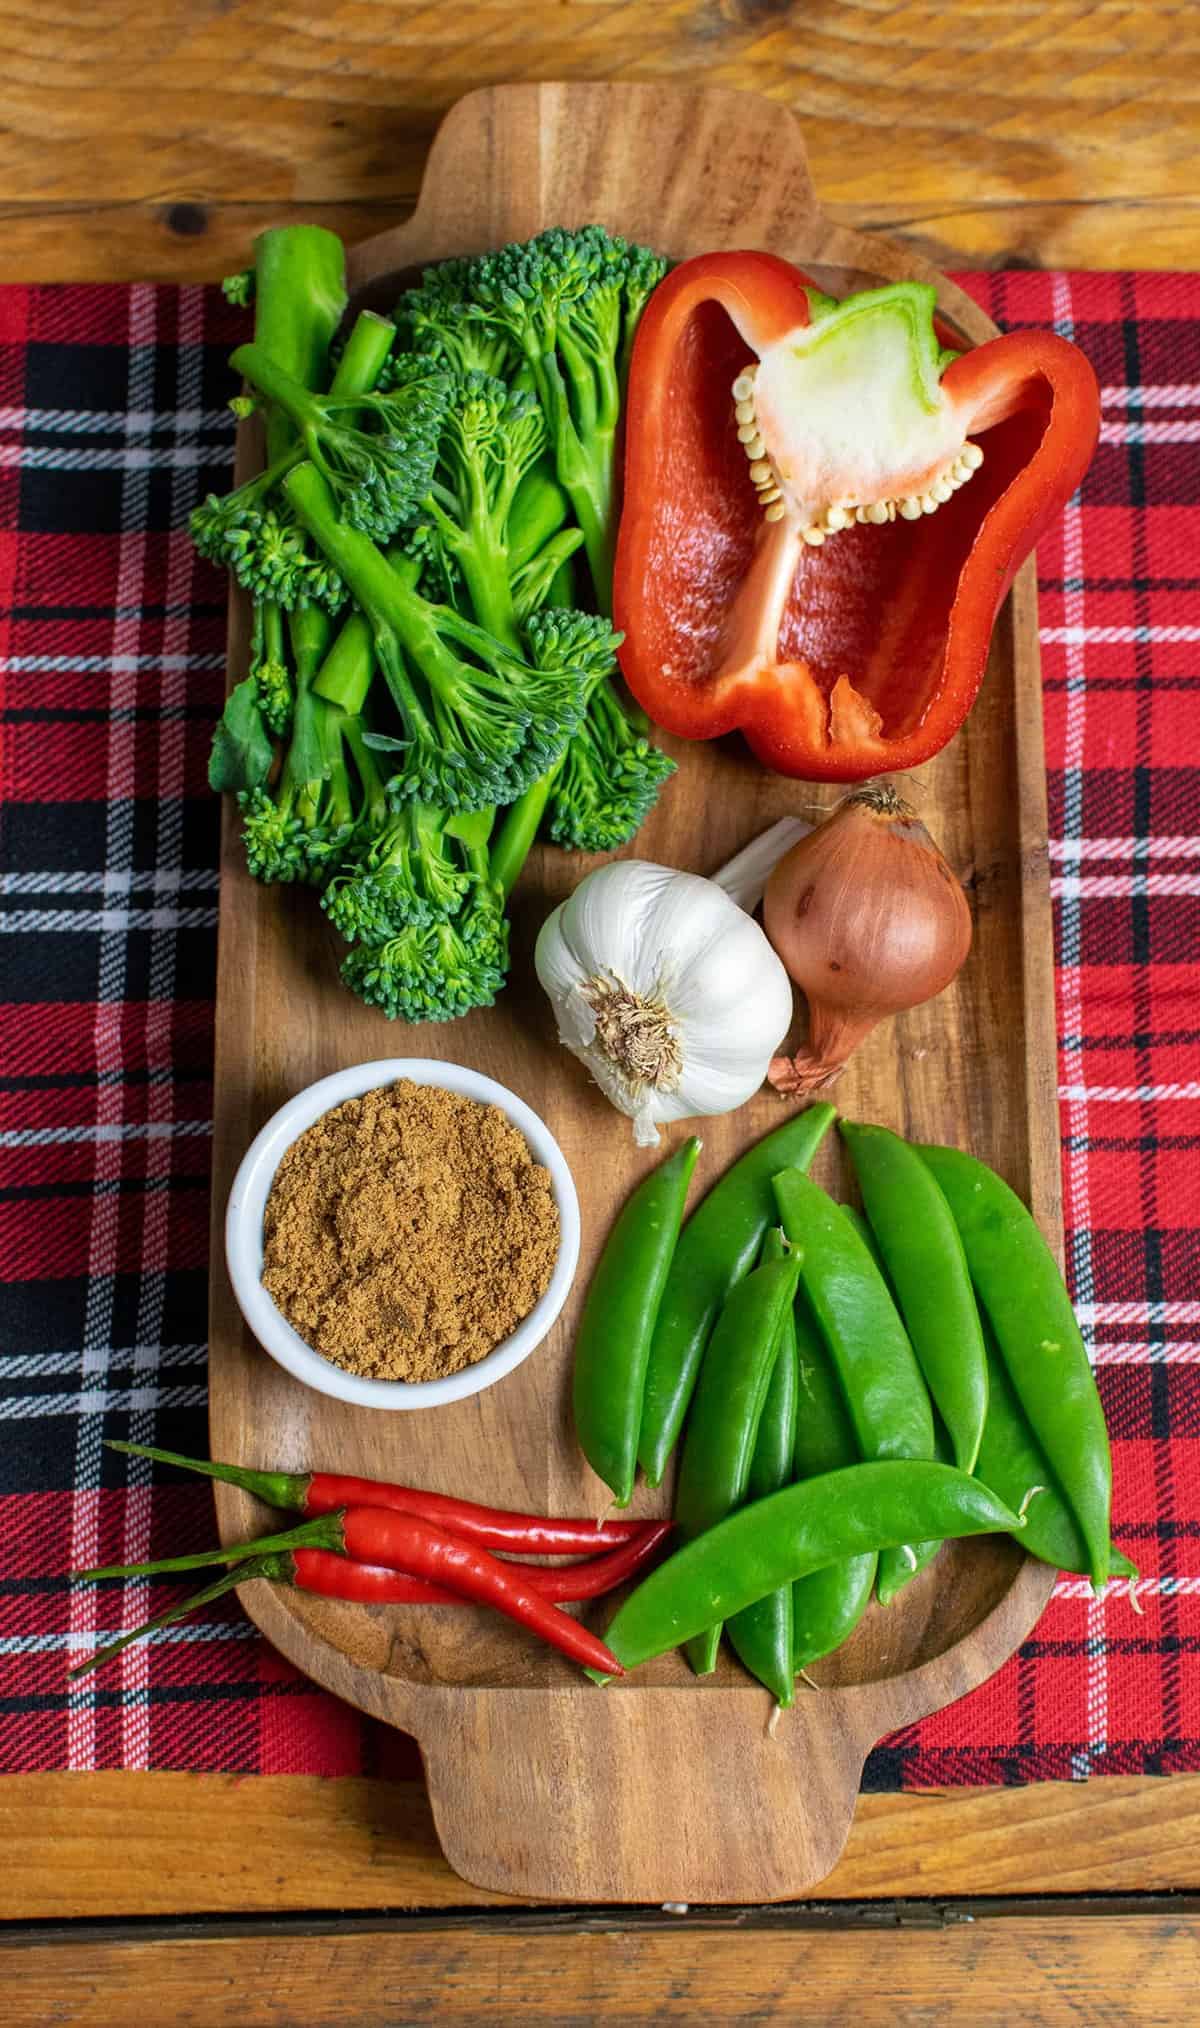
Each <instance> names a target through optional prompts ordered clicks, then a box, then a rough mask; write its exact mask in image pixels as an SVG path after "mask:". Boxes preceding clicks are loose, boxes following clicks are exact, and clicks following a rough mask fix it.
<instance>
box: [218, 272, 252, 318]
mask: <svg viewBox="0 0 1200 2028" xmlns="http://www.w3.org/2000/svg"><path fill="white" fill-rule="evenodd" d="M221 294H222V295H223V296H224V298H225V301H226V302H227V303H232V304H233V307H234V309H235V310H248V309H249V307H250V305H251V303H252V302H253V301H254V269H253V268H243V269H242V271H241V273H240V274H237V275H225V276H224V277H223V279H222V282H221Z"/></svg>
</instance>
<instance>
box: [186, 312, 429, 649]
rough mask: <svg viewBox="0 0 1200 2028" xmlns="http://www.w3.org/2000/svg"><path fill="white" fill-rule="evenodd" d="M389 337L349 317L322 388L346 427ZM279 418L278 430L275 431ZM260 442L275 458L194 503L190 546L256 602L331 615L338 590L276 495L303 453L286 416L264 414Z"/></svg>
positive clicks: (372, 323)
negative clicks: (311, 607)
mask: <svg viewBox="0 0 1200 2028" xmlns="http://www.w3.org/2000/svg"><path fill="white" fill-rule="evenodd" d="M264 300H265V297H264ZM395 335H396V327H395V325H394V324H393V323H391V322H389V320H388V319H387V318H386V317H377V316H376V315H375V314H374V312H373V311H371V310H364V311H363V312H362V314H361V315H360V316H359V317H358V318H357V319H356V321H355V324H354V328H353V330H352V331H351V333H350V337H349V339H348V340H347V342H346V346H345V350H344V351H343V353H342V356H341V359H340V360H339V361H338V366H337V371H336V372H335V374H334V376H333V384H332V388H331V390H330V395H331V398H333V397H336V398H337V399H338V400H339V401H345V402H346V403H347V409H346V416H347V419H348V420H350V421H353V420H354V419H355V416H356V412H357V404H356V402H355V401H354V400H353V399H351V398H352V397H357V396H364V395H369V394H370V393H371V391H372V389H373V388H374V386H375V384H376V381H377V380H378V378H379V375H380V373H381V372H382V370H383V366H384V363H385V361H386V360H387V357H388V354H389V352H390V350H391V346H392V341H393V339H394V338H395ZM258 342H259V341H258V340H257V339H256V340H255V344H256V345H257V344H258ZM420 378H422V379H423V378H424V376H420ZM422 399H424V396H422ZM281 420H282V424H283V425H286V427H280V423H281ZM267 436H268V441H272V440H274V441H275V442H276V443H277V444H279V445H280V446H281V448H280V449H279V454H278V456H277V457H276V458H275V459H274V460H273V461H272V462H271V463H269V464H267V465H266V467H265V468H264V469H263V471H261V472H259V473H257V474H256V475H255V477H254V478H252V479H248V480H247V481H246V482H245V484H244V485H241V486H238V487H236V488H235V489H234V491H233V492H232V493H227V494H225V495H224V497H223V498H220V499H218V498H217V496H216V495H215V494H212V493H210V494H209V495H208V497H207V498H206V499H205V500H202V501H201V503H200V505H199V506H198V507H197V508H196V509H195V511H194V513H193V515H192V521H191V530H192V540H193V541H194V543H195V544H196V547H197V549H198V550H199V551H200V553H201V555H202V556H207V557H208V559H209V561H210V562H212V563H219V564H224V565H225V566H226V567H227V568H228V569H229V570H231V571H232V572H233V574H234V576H235V577H236V579H237V581H238V583H239V584H240V585H241V586H242V587H243V588H244V590H246V591H248V592H250V593H251V594H252V595H253V596H254V597H255V598H256V599H260V600H262V599H272V600H274V601H275V603H276V604H277V605H281V606H283V607H285V608H286V607H291V606H294V605H295V604H296V603H297V601H298V600H299V599H302V598H304V599H309V600H315V601H316V602H317V603H318V604H320V605H323V606H326V607H327V608H328V610H329V611H330V612H337V611H338V609H339V607H340V606H341V605H342V604H343V603H344V602H345V596H346V591H345V586H344V585H343V583H342V581H341V579H340V577H339V576H338V574H337V572H336V571H335V570H333V569H332V568H331V567H330V565H329V564H328V563H327V562H326V560H325V558H324V557H323V556H322V555H321V553H320V551H319V550H317V549H315V548H314V546H313V545H312V544H311V543H310V542H308V540H307V539H306V537H305V534H304V531H303V529H302V528H300V527H299V526H298V525H297V523H296V520H295V517H294V516H293V515H292V514H291V512H290V511H289V510H288V508H287V505H286V503H285V502H284V501H283V498H282V494H281V492H280V487H281V486H282V483H283V480H284V479H285V478H286V477H287V474H288V473H289V472H290V471H293V470H294V469H295V467H296V466H297V465H298V464H300V463H301V462H302V461H303V460H304V458H305V457H306V455H307V447H306V445H305V443H304V442H303V441H302V439H301V438H299V437H298V436H297V435H296V432H295V430H294V428H293V426H292V423H291V420H290V418H288V417H287V416H286V415H283V416H282V418H281V417H280V415H279V414H278V413H277V412H276V411H275V410H273V409H272V410H270V411H269V413H268V418H267Z"/></svg>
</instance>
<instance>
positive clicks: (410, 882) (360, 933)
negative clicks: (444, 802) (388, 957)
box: [321, 803, 473, 944]
mask: <svg viewBox="0 0 1200 2028" xmlns="http://www.w3.org/2000/svg"><path fill="white" fill-rule="evenodd" d="M472 878H473V876H472V873H471V871H470V869H469V868H468V867H467V866H465V865H464V864H463V863H462V861H461V859H460V858H456V857H455V852H454V846H453V844H452V843H451V842H450V840H448V838H447V836H446V813H445V811H444V810H436V809H433V808H432V807H431V806H430V805H429V804H428V803H407V804H405V806H404V807H403V809H402V810H401V812H400V814H399V816H397V817H395V818H393V819H392V820H391V821H390V822H389V823H388V824H387V825H386V826H385V828H384V829H383V830H382V831H381V832H380V833H379V834H378V836H377V837H375V838H374V839H373V840H372V841H371V843H370V844H369V846H368V848H367V850H366V852H365V853H364V854H363V855H362V857H361V858H356V859H355V860H354V862H353V863H352V864H351V865H350V866H348V867H346V868H344V870H343V871H342V872H340V873H338V874H335V876H334V878H333V879H332V880H331V881H330V883H329V886H328V887H327V888H326V890H325V893H324V894H323V895H322V897H321V905H322V907H323V908H324V910H325V912H326V914H327V915H328V917H329V919H330V921H331V922H332V923H333V924H334V925H335V926H336V928H338V929H339V930H340V931H341V933H342V935H343V936H344V937H345V939H346V941H347V943H370V944H382V943H386V942H387V940H388V938H389V937H393V936H397V935H399V933H400V931H401V930H405V929H428V928H429V926H430V924H431V923H435V922H443V921H446V920H448V919H449V918H450V917H451V916H453V915H456V914H457V912H458V910H459V909H460V908H461V906H462V904H463V902H464V900H465V899H466V896H467V893H468V891H469V889H470V887H471V884H472Z"/></svg>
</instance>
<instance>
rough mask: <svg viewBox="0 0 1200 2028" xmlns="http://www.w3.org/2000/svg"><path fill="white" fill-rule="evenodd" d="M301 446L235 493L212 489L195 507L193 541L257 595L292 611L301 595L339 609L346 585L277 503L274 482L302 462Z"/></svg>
mask: <svg viewBox="0 0 1200 2028" xmlns="http://www.w3.org/2000/svg"><path fill="white" fill-rule="evenodd" d="M302 456H303V450H302V447H301V446H300V445H297V446H296V449H295V451H294V452H293V453H292V454H290V455H289V456H288V457H286V458H284V459H283V460H281V461H280V464H279V465H275V466H272V467H271V468H270V469H269V470H268V471H265V472H260V473H259V475H258V477H257V478H255V479H249V480H247V482H246V484H245V485H244V486H239V487H238V488H237V490H236V491H235V492H233V493H226V494H225V496H224V497H223V498H218V497H217V495H216V494H215V493H210V494H209V495H208V496H207V498H206V499H204V500H202V501H201V502H200V505H199V506H198V507H196V508H195V509H194V510H193V513H192V518H191V532H192V541H193V542H194V543H195V545H196V547H197V549H198V550H199V551H200V554H201V556H205V557H207V558H208V560H209V562H210V563H216V564H221V565H223V566H224V568H225V569H226V570H230V571H232V572H233V575H234V577H235V578H236V579H237V581H238V583H239V584H240V585H241V587H242V589H243V590H244V591H248V592H249V593H250V596H251V597H252V598H254V599H272V600H274V602H275V604H276V605H279V606H282V607H283V608H284V610H285V611H287V612H290V611H291V609H292V607H293V606H296V605H298V604H299V602H300V601H301V599H309V600H312V601H314V602H315V603H316V604H317V605H322V606H324V607H325V610H326V611H327V612H330V613H336V612H338V611H339V610H340V608H341V607H342V606H343V605H344V604H345V599H346V588H345V586H344V585H343V583H342V581H341V579H340V577H339V576H338V574H337V572H336V571H335V570H331V569H330V567H329V565H328V563H327V562H326V561H325V558H324V557H323V556H322V555H321V552H320V550H319V549H317V548H316V547H315V546H314V545H313V544H312V543H310V542H309V541H308V539H307V538H306V536H305V534H304V530H303V529H302V528H301V527H300V526H299V525H298V523H297V521H296V519H295V516H294V515H293V514H292V513H291V512H290V511H289V510H288V509H287V507H286V505H284V504H282V503H281V502H273V501H272V499H271V495H272V492H273V489H274V487H275V484H276V482H277V480H278V479H279V478H281V477H282V476H283V475H284V474H285V473H287V472H289V471H291V470H292V468H293V466H294V465H297V464H299V463H300V461H301V458H302Z"/></svg>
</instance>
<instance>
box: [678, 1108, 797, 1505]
mask: <svg viewBox="0 0 1200 2028" xmlns="http://www.w3.org/2000/svg"><path fill="white" fill-rule="evenodd" d="M834 1117H835V1115H834V1109H833V1107H832V1106H830V1105H816V1106H809V1107H808V1109H807V1111H806V1112H802V1113H798V1114H797V1115H796V1117H795V1118H794V1119H791V1120H788V1121H787V1122H786V1124H785V1125H784V1126H782V1127H777V1128H776V1129H775V1131H774V1132H773V1133H770V1134H767V1135H765V1136H764V1138H763V1139H762V1140H761V1141H758V1142H756V1143H755V1145H754V1147H752V1148H749V1149H747V1151H746V1153H745V1154H744V1155H742V1156H741V1157H740V1158H739V1159H738V1161H736V1162H735V1163H734V1164H733V1166H732V1168H729V1169H727V1170H726V1171H725V1174H724V1175H723V1176H722V1177H721V1178H720V1180H719V1181H718V1182H717V1183H715V1184H714V1185H713V1187H712V1189H711V1190H710V1191H709V1193H708V1195H707V1197H705V1198H704V1200H703V1202H702V1203H701V1204H700V1205H699V1206H698V1207H697V1209H696V1210H695V1211H694V1212H693V1213H692V1215H691V1217H690V1218H689V1219H688V1222H687V1224H686V1225H685V1226H684V1228H683V1231H682V1233H681V1234H680V1237H679V1245H678V1246H677V1247H676V1249H675V1258H674V1260H673V1261H672V1263H671V1272H670V1274H669V1276H668V1278H667V1286H666V1289H665V1290H664V1292H663V1299H662V1305H661V1307H660V1309H659V1313H658V1323H657V1325H656V1327H655V1331H654V1338H653V1342H652V1343H651V1346H650V1362H649V1365H648V1367H647V1369H646V1394H645V1401H644V1403H643V1406H642V1427H641V1436H640V1439H639V1442H638V1457H639V1458H640V1460H641V1465H642V1470H643V1471H644V1472H645V1474H646V1478H647V1480H648V1482H649V1484H650V1485H652V1486H657V1485H659V1484H660V1483H661V1481H662V1477H663V1473H664V1472H665V1471H666V1469H667V1464H668V1461H669V1459H670V1456H671V1452H672V1451H673V1450H674V1448H675V1444H676V1441H677V1439H678V1436H679V1432H680V1430H681V1429H682V1428H683V1419H684V1416H685V1415H686V1414H687V1408H688V1403H689V1401H690V1400H691V1398H692V1389H693V1388H694V1387H695V1385H696V1375H697V1373H698V1372H699V1371H700V1361H701V1359H702V1358H703V1357H704V1348H705V1346H706V1345H707V1343H708V1340H709V1337H710V1335H711V1332H712V1328H713V1325H714V1324H715V1323H716V1320H717V1314H718V1312H719V1310H720V1308H721V1305H722V1303H723V1302H724V1301H725V1298H726V1297H727V1296H728V1294H729V1291H730V1290H731V1289H732V1288H733V1287H734V1285H735V1284H736V1283H737V1282H740V1281H741V1279H742V1277H743V1275H746V1274H748V1273H749V1271H750V1269H751V1267H752V1266H753V1264H754V1262H755V1261H756V1260H757V1258H758V1250H759V1248H760V1246H761V1245H762V1243H763V1236H764V1234H765V1233H766V1230H767V1227H768V1226H769V1225H770V1224H771V1222H772V1220H773V1219H774V1217H775V1200H774V1198H773V1196H772V1194H771V1178H772V1177H773V1176H774V1175H775V1174H776V1172H777V1171H778V1170H780V1169H791V1168H796V1169H807V1168H808V1165H809V1163H810V1162H811V1161H812V1158H813V1156H814V1155H815V1153H816V1151H817V1148H818V1147H819V1146H820V1143H821V1141H822V1140H823V1138H824V1136H825V1134H826V1133H827V1131H828V1129H829V1125H830V1122H831V1121H832V1120H833V1118H834Z"/></svg>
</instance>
